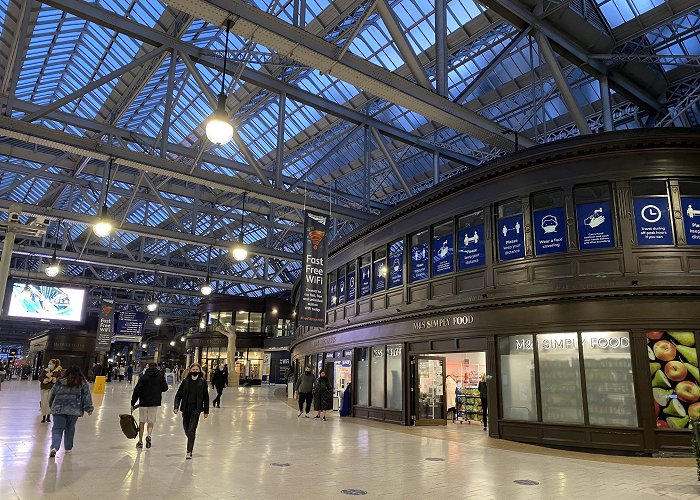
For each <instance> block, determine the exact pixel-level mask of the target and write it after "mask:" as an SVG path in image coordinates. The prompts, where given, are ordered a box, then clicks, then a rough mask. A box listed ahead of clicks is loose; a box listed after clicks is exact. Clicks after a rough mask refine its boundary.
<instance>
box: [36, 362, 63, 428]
mask: <svg viewBox="0 0 700 500" xmlns="http://www.w3.org/2000/svg"><path fill="white" fill-rule="evenodd" d="M62 371H63V368H61V362H60V361H59V360H58V359H51V360H49V364H48V366H47V367H46V368H44V369H43V370H42V371H41V374H40V375H39V388H40V389H41V423H42V424H43V423H44V422H51V406H50V405H49V393H50V392H51V389H52V388H53V386H54V384H55V383H56V381H57V380H58V379H59V378H61V372H62Z"/></svg>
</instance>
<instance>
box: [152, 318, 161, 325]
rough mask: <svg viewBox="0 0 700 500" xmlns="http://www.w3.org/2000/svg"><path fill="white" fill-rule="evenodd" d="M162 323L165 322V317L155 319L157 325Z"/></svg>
mask: <svg viewBox="0 0 700 500" xmlns="http://www.w3.org/2000/svg"><path fill="white" fill-rule="evenodd" d="M161 323H163V318H156V319H154V320H153V324H154V325H156V326H160V325H161Z"/></svg>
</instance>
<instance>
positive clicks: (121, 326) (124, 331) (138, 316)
mask: <svg viewBox="0 0 700 500" xmlns="http://www.w3.org/2000/svg"><path fill="white" fill-rule="evenodd" d="M145 325H146V313H144V312H142V311H120V312H118V313H117V316H116V322H115V329H114V333H116V334H117V335H128V336H131V337H140V336H142V335H143V330H144V327H145Z"/></svg>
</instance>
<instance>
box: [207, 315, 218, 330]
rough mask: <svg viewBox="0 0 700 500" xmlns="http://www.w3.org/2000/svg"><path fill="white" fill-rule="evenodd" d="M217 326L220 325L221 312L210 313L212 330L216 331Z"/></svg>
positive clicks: (210, 327)
mask: <svg viewBox="0 0 700 500" xmlns="http://www.w3.org/2000/svg"><path fill="white" fill-rule="evenodd" d="M217 326H219V313H218V312H213V313H209V329H210V330H212V331H216V327H217Z"/></svg>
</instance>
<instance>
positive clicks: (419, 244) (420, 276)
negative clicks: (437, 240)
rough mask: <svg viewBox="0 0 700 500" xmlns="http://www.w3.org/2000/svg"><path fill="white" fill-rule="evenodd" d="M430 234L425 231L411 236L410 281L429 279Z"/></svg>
mask: <svg viewBox="0 0 700 500" xmlns="http://www.w3.org/2000/svg"><path fill="white" fill-rule="evenodd" d="M429 242H430V234H429V232H428V230H427V229H424V230H423V231H419V232H417V233H414V234H412V235H411V281H420V280H424V279H427V278H429V274H428V273H429V271H428V262H429V260H430V259H429V257H430V249H429V248H428V243H429Z"/></svg>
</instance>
